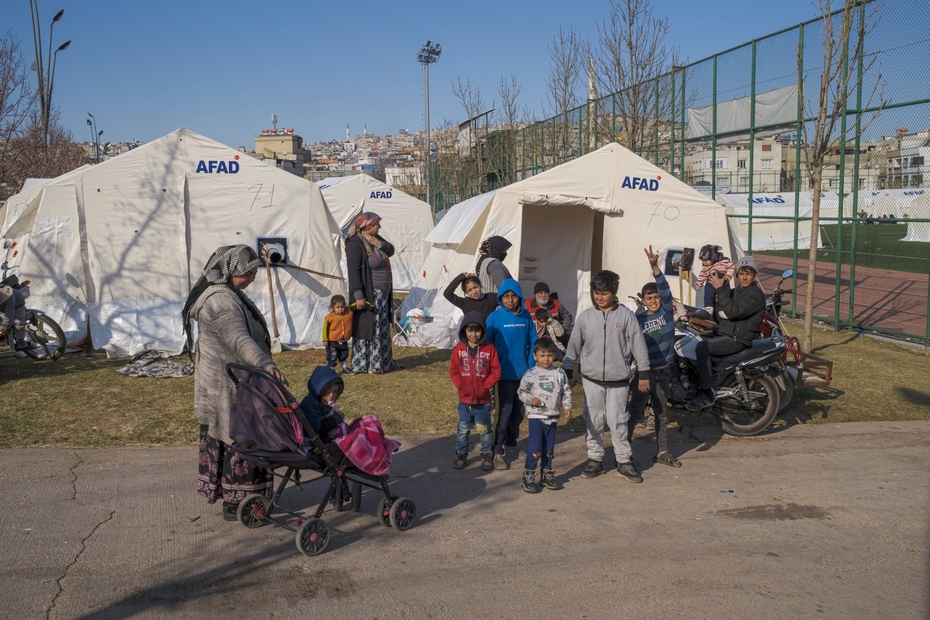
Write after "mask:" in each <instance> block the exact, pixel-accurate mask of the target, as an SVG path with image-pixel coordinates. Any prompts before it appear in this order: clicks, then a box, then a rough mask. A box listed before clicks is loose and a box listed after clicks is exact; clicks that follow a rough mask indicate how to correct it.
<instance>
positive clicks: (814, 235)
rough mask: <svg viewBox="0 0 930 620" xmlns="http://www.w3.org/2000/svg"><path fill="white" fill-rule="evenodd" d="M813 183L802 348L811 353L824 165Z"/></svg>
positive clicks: (818, 169)
mask: <svg viewBox="0 0 930 620" xmlns="http://www.w3.org/2000/svg"><path fill="white" fill-rule="evenodd" d="M811 180H812V181H813V188H812V189H813V204H812V205H811V241H810V253H809V254H808V260H807V297H806V299H805V302H804V341H803V342H802V344H801V348H802V349H803V350H804V352H805V353H810V352H811V350H812V349H813V347H814V285H815V284H816V281H817V245H818V243H817V242H818V240H819V239H820V186H821V182H822V180H823V165H819V166H815V168H814V172H813V174H812V175H811Z"/></svg>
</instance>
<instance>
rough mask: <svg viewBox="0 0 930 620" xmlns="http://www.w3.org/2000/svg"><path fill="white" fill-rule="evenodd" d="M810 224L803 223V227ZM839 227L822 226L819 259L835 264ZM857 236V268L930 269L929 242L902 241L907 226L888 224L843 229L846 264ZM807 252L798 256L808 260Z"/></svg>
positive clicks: (790, 253) (777, 252)
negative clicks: (853, 240)
mask: <svg viewBox="0 0 930 620" xmlns="http://www.w3.org/2000/svg"><path fill="white" fill-rule="evenodd" d="M804 225H807V228H808V230H810V223H809V222H802V223H801V226H802V227H803V226H804ZM837 228H838V227H837V225H836V224H828V225H824V226H821V233H820V240H821V242H822V243H823V247H822V248H820V249H818V250H817V260H821V261H827V262H832V263H836V246H837V241H838V237H837ZM854 228H855V233H856V246H855V247H856V265H857V266H858V267H876V268H879V269H893V270H896V271H907V272H910V273H922V274H926V273H927V271H928V270H930V243H923V242H918V241H901V239H903V238H904V236H905V235H907V225H905V224H885V225H878V224H876V225H872V226H853V225H851V224H847V225H844V226H843V242H842V253H843V264H844V265H848V264H849V263H850V260H851V253H850V249H851V248H852V233H853V229H854ZM756 254H763V255H770V256H784V257H787V258H791V257H792V256H793V255H794V252H793V251H792V250H774V251H765V252H756ZM807 255H808V251H807V250H800V251H799V252H798V257H799V259H800V260H802V261H806V260H807Z"/></svg>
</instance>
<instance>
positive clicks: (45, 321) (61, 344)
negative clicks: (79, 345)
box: [27, 314, 68, 360]
mask: <svg viewBox="0 0 930 620" xmlns="http://www.w3.org/2000/svg"><path fill="white" fill-rule="evenodd" d="M36 318H37V319H38V325H37V326H36V327H34V328H27V330H28V331H29V335H30V336H31V337H33V338H34V339H35V340H36V341H37V342H38V343H39V344H40V345H41V346H42V348H43V349H45V351H46V352H47V353H48V358H49V359H51V360H57V359H58V358H59V357H61V356H62V355H63V354H64V352H65V349H66V348H67V346H68V342H67V340H65V332H64V331H63V330H62V329H61V327H60V326H59V325H58V323H56V322H55V321H54V320H52V319H51V318H49V317H47V316H45V315H44V314H40V315H39V316H38V317H36Z"/></svg>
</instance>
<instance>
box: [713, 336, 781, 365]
mask: <svg viewBox="0 0 930 620" xmlns="http://www.w3.org/2000/svg"><path fill="white" fill-rule="evenodd" d="M776 346H778V345H777V344H776V343H775V341H774V340H753V341H752V345H750V346H748V347H746V348H745V349H743V350H742V351H740V352H739V353H733V354H731V355H720V356H717V355H712V356H711V357H710V361H711V368H712V370H713V371H714V372H719V371H721V370H725V369H727V368H729V367H730V366H735V365H736V364H739V363H740V362H744V361H746V360H750V359H753V358H755V357H759V356H761V355H764V354H765V353H766V352H768V351H771V350H773V349H775V347H776Z"/></svg>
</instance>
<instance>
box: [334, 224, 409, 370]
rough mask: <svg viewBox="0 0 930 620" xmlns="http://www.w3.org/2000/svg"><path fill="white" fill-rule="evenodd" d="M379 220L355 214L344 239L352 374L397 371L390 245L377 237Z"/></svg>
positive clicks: (379, 226)
mask: <svg viewBox="0 0 930 620" xmlns="http://www.w3.org/2000/svg"><path fill="white" fill-rule="evenodd" d="M379 230H381V218H380V217H379V216H378V215H377V214H375V213H371V212H366V213H362V214H361V215H359V216H358V217H357V218H356V219H355V221H354V222H353V223H352V225H351V226H350V227H349V231H348V237H347V238H346V265H347V266H348V270H349V302H350V303H351V304H352V310H353V313H352V337H353V339H354V344H353V346H352V371H353V372H369V373H371V374H375V375H380V374H382V373H385V372H391V371H392V370H398V369H400V368H401V365H400V364H398V363H397V362H395V361H394V353H393V351H392V350H391V312H392V308H391V300H392V297H393V294H394V291H393V284H392V276H391V256H393V255H394V246H393V245H391V244H390V243H389V242H388V241H386V240H385V239H384V238H383V237H381V236H380V235H379V234H378V231H379Z"/></svg>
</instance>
